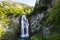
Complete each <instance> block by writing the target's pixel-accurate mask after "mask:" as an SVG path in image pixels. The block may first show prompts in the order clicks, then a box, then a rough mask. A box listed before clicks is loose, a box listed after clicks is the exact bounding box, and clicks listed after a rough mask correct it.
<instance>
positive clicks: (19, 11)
mask: <svg viewBox="0 0 60 40" xmlns="http://www.w3.org/2000/svg"><path fill="white" fill-rule="evenodd" d="M32 9H33V8H32V7H29V6H28V5H26V4H20V3H17V2H11V1H2V2H0V39H1V38H5V39H7V38H15V37H16V34H17V32H19V28H18V27H19V26H20V25H19V24H17V23H15V22H13V20H12V18H9V16H11V17H13V16H14V17H15V16H20V15H23V14H30V12H31V10H32ZM12 15H13V16H12ZM7 29H8V30H9V31H8V30H7ZM12 29H13V31H14V32H13V33H12V32H11V31H10V30H12Z"/></svg>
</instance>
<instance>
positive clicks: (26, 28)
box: [21, 15, 29, 38]
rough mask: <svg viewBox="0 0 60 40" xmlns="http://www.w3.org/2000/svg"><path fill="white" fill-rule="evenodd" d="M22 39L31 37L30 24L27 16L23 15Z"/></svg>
mask: <svg viewBox="0 0 60 40" xmlns="http://www.w3.org/2000/svg"><path fill="white" fill-rule="evenodd" d="M21 37H22V38H24V37H29V22H28V19H27V18H26V15H22V18H21Z"/></svg>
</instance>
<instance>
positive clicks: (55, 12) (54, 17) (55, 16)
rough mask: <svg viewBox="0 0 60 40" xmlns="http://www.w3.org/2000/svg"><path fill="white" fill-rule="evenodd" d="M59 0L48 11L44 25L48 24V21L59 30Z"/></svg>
mask: <svg viewBox="0 0 60 40" xmlns="http://www.w3.org/2000/svg"><path fill="white" fill-rule="evenodd" d="M59 17H60V0H58V1H57V2H56V3H55V5H54V8H53V9H52V11H51V12H50V15H49V18H48V19H47V21H46V25H48V24H49V23H54V24H55V25H54V27H53V28H54V29H56V30H59V28H60V19H59Z"/></svg>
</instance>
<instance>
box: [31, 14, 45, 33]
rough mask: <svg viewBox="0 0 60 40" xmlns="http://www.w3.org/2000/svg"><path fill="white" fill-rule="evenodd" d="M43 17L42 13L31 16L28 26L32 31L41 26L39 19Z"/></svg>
mask: <svg viewBox="0 0 60 40" xmlns="http://www.w3.org/2000/svg"><path fill="white" fill-rule="evenodd" d="M43 17H44V14H43V13H41V14H37V15H35V16H32V17H31V20H30V24H31V25H30V26H31V29H32V33H33V32H36V31H38V30H39V29H40V28H41V24H40V23H39V21H41V20H42V19H43Z"/></svg>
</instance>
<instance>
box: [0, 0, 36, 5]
mask: <svg viewBox="0 0 60 40" xmlns="http://www.w3.org/2000/svg"><path fill="white" fill-rule="evenodd" d="M0 1H2V0H0ZM12 1H15V2H20V3H24V4H27V5H29V6H35V2H36V0H12Z"/></svg>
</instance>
